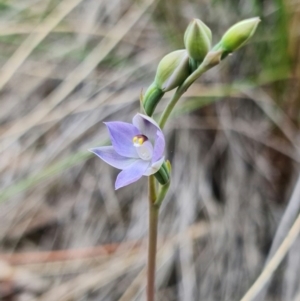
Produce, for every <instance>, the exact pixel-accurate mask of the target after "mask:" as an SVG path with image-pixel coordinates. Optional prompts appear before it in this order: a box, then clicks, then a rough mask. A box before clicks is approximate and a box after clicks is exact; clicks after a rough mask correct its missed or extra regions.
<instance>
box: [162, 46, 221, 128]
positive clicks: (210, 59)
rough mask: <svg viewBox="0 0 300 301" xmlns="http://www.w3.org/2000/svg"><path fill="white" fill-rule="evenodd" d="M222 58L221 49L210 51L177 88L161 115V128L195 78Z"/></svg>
mask: <svg viewBox="0 0 300 301" xmlns="http://www.w3.org/2000/svg"><path fill="white" fill-rule="evenodd" d="M220 60H221V52H219V51H212V52H210V53H209V54H208V55H207V56H206V58H205V59H204V61H203V62H202V63H201V64H200V66H199V67H198V68H197V69H196V70H195V71H194V72H193V73H192V74H191V75H190V76H189V77H188V78H187V79H186V80H185V81H184V82H183V84H182V85H181V86H179V87H178V88H177V90H176V92H175V93H174V94H173V97H172V98H171V101H170V102H169V104H168V105H167V106H166V108H165V110H164V111H163V113H162V115H161V117H160V120H159V126H160V128H161V129H163V128H164V126H165V124H166V122H167V120H168V118H169V116H170V114H171V112H172V110H173V109H174V107H175V105H176V104H177V102H178V100H179V99H180V97H181V96H182V95H183V94H184V93H185V92H186V90H187V89H188V88H189V87H190V86H191V85H192V84H193V82H194V81H195V80H197V79H198V78H199V77H200V76H201V75H202V74H203V73H204V72H206V71H207V70H209V69H211V68H212V67H214V66H216V65H217V64H219V62H220Z"/></svg>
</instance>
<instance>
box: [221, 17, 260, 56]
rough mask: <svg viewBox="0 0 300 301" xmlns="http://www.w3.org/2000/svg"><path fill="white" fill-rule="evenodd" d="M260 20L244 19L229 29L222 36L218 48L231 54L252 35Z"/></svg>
mask: <svg viewBox="0 0 300 301" xmlns="http://www.w3.org/2000/svg"><path fill="white" fill-rule="evenodd" d="M259 22H260V19H259V18H258V17H255V18H251V19H246V20H243V21H241V22H238V23H236V24H235V25H233V26H232V27H230V28H229V29H228V30H227V31H226V32H225V34H224V35H223V37H222V39H221V41H220V43H219V44H218V48H221V49H222V50H223V51H224V52H227V53H231V52H233V51H235V50H237V49H238V48H240V47H241V46H243V45H244V44H245V43H246V42H247V41H248V40H249V39H250V38H251V37H252V36H253V34H254V32H255V30H256V28H257V25H258V23H259Z"/></svg>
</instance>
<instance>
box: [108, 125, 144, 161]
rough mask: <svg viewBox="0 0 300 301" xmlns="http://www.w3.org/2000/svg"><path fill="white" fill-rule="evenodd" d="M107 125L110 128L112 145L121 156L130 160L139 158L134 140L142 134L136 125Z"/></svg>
mask: <svg viewBox="0 0 300 301" xmlns="http://www.w3.org/2000/svg"><path fill="white" fill-rule="evenodd" d="M105 125H106V126H107V128H108V131H109V135H110V139H111V142H112V145H113V147H114V149H115V151H116V152H117V153H118V154H119V155H121V156H124V157H129V158H138V157H139V156H138V154H137V152H136V149H135V147H134V145H133V143H132V138H133V137H134V136H136V135H139V134H141V133H140V131H139V130H138V129H137V128H136V127H135V126H134V125H132V124H130V123H126V122H121V121H113V122H105Z"/></svg>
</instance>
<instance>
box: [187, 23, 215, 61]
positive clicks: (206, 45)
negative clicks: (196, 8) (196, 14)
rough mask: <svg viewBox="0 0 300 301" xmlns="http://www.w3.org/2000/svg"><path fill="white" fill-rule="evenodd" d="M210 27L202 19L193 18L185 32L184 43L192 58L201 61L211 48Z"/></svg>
mask: <svg viewBox="0 0 300 301" xmlns="http://www.w3.org/2000/svg"><path fill="white" fill-rule="evenodd" d="M211 40H212V34H211V30H210V28H209V27H208V26H207V25H206V24H205V23H204V22H202V21H201V20H200V19H196V18H194V19H192V20H191V22H190V23H189V25H188V27H187V29H186V31H185V33H184V45H185V48H186V50H187V51H188V53H189V56H190V58H192V59H193V60H195V61H197V62H201V61H202V60H203V59H204V57H205V56H206V54H207V53H208V51H209V50H210V48H211Z"/></svg>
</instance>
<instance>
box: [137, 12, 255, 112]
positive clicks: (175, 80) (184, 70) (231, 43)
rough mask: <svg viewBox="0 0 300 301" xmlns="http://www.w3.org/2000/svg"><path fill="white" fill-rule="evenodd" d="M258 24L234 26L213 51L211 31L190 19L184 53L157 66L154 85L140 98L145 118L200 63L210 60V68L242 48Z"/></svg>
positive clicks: (248, 21)
mask: <svg viewBox="0 0 300 301" xmlns="http://www.w3.org/2000/svg"><path fill="white" fill-rule="evenodd" d="M259 22H260V19H259V18H257V17H256V18H250V19H246V20H243V21H241V22H238V23H236V24H235V25H233V26H232V27H230V28H229V29H228V30H227V31H226V32H225V34H224V35H223V37H222V38H221V40H220V42H219V43H217V44H216V45H215V46H214V47H213V48H212V47H211V44H212V33H211V30H210V29H209V27H208V26H207V25H206V24H204V23H203V22H202V21H201V20H199V19H193V20H192V21H191V22H190V24H189V25H188V27H187V29H186V31H185V34H184V46H185V49H181V50H176V51H173V52H171V53H169V54H167V55H166V56H165V57H163V59H162V60H161V61H160V63H159V64H158V67H157V71H156V75H155V79H154V82H153V83H152V84H151V85H150V86H149V88H148V89H147V90H146V92H145V95H144V97H143V106H144V110H145V112H146V114H147V115H149V116H151V115H152V114H153V112H154V110H155V108H156V106H157V104H158V103H159V101H160V100H161V98H162V97H163V95H164V93H165V92H168V91H170V90H173V89H175V88H176V87H179V86H180V85H181V84H182V83H183V82H184V81H185V80H186V79H187V78H188V77H189V75H190V74H191V73H193V72H194V71H195V70H196V69H197V68H198V67H199V66H200V65H201V64H202V63H203V64H209V63H210V62H209V60H210V59H212V60H214V62H211V64H210V66H214V65H216V64H217V63H218V62H219V61H220V60H221V59H224V58H225V57H226V56H227V55H228V54H230V53H232V52H234V51H235V50H237V49H239V48H240V47H242V46H243V45H244V44H245V43H246V42H247V41H248V40H249V39H250V38H251V37H252V36H253V34H254V32H255V30H256V28H257V26H258V23H259ZM216 58H217V60H218V62H215V61H216Z"/></svg>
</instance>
